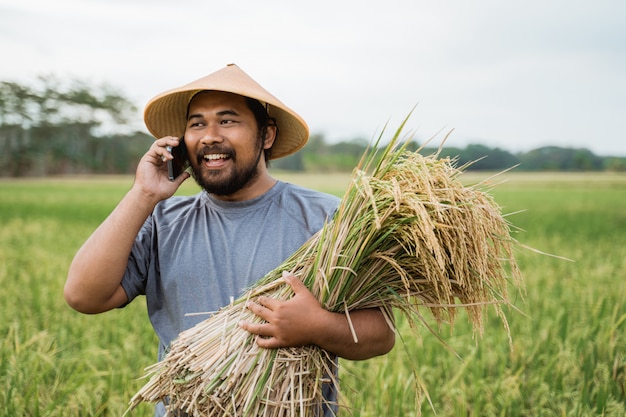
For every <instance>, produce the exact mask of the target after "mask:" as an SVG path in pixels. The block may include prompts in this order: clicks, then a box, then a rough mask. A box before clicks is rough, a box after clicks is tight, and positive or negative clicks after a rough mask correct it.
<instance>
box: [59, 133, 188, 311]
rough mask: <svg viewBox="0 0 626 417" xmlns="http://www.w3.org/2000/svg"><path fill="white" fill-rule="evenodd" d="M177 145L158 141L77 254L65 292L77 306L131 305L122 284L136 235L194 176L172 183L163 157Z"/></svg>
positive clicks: (172, 141)
mask: <svg viewBox="0 0 626 417" xmlns="http://www.w3.org/2000/svg"><path fill="white" fill-rule="evenodd" d="M177 144H178V140H177V139H176V138H174V137H167V138H163V139H159V140H157V141H155V143H154V144H153V145H152V146H151V147H150V149H149V150H148V152H147V153H146V154H145V155H144V156H143V158H142V159H141V161H140V162H139V165H138V167H137V174H136V176H135V182H134V184H133V186H132V188H131V189H130V191H129V192H128V193H127V194H126V195H125V196H124V198H123V199H122V200H121V201H120V203H119V204H118V205H117V207H115V209H114V210H113V212H112V213H111V214H110V215H109V216H108V217H107V218H106V219H105V220H104V222H103V223H102V224H101V225H100V226H99V227H98V228H97V229H96V230H95V231H94V233H93V234H92V235H91V236H90V237H89V238H88V239H87V241H86V242H85V243H84V244H83V246H82V247H81V248H80V249H79V250H78V252H77V253H76V255H75V256H74V260H73V261H72V263H71V265H70V268H69V272H68V276H67V281H66V283H65V288H64V296H65V299H66V301H67V303H68V304H69V305H70V306H71V307H72V308H74V309H76V310H78V311H80V312H82V313H89V314H91V313H101V312H104V311H108V310H111V309H113V308H116V307H119V306H120V305H122V304H124V303H125V302H126V301H128V297H127V296H126V293H125V291H124V290H123V288H122V286H121V281H122V277H123V276H124V272H125V270H126V265H127V263H128V257H129V255H130V251H131V248H132V245H133V242H134V240H135V237H136V236H137V233H138V232H139V230H140V229H141V226H142V225H143V223H144V222H145V220H146V219H147V218H148V216H149V215H150V213H151V212H152V210H153V209H154V206H155V205H156V204H157V203H158V202H159V201H161V200H163V199H165V198H168V197H170V196H171V195H172V194H174V192H176V189H178V187H179V186H180V184H182V182H183V181H184V180H185V179H187V178H188V174H183V175H181V176H180V177H179V178H177V180H176V181H174V182H170V181H169V180H168V179H167V168H166V166H165V163H164V161H163V160H162V158H161V157H162V156H165V158H166V159H168V158H171V155H169V153H168V152H167V151H166V150H165V148H164V147H165V146H166V145H173V146H175V145H177Z"/></svg>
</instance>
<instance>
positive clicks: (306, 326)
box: [240, 274, 395, 360]
mask: <svg viewBox="0 0 626 417" xmlns="http://www.w3.org/2000/svg"><path fill="white" fill-rule="evenodd" d="M284 277H285V281H286V282H287V283H288V284H289V285H291V287H292V288H293V290H294V293H295V295H294V296H293V297H292V298H291V299H289V300H287V301H279V300H276V299H273V298H270V297H259V298H258V299H257V300H256V301H255V302H249V304H248V308H250V310H251V311H252V312H253V313H255V314H256V315H257V316H259V317H261V318H262V319H264V320H265V321H266V322H267V323H264V324H254V323H249V322H243V323H241V324H240V325H241V327H242V328H244V329H245V330H248V331H250V332H251V333H254V334H256V335H259V336H262V337H259V338H258V339H257V343H258V344H259V346H261V347H265V348H278V347H287V346H304V345H310V344H314V345H317V346H320V347H321V348H323V349H325V350H327V351H329V352H332V353H334V354H336V355H337V356H340V357H342V358H345V359H351V360H362V359H368V358H371V357H374V356H378V355H383V354H385V353H387V352H389V351H390V350H391V349H392V348H393V346H394V344H395V333H394V331H393V330H392V329H391V328H390V327H389V325H388V324H387V321H386V320H385V317H384V315H383V313H382V311H380V310H379V309H366V310H356V311H352V312H350V321H351V322H352V325H353V327H354V333H355V334H356V336H357V338H358V340H357V341H356V342H355V340H354V337H353V333H352V330H351V328H350V324H349V322H348V318H347V317H346V315H345V314H343V313H332V312H330V311H327V310H324V309H323V308H322V307H321V305H320V304H319V302H318V301H317V299H315V297H314V296H313V294H311V292H310V291H309V290H308V289H307V288H306V286H304V284H303V283H302V282H301V281H300V280H299V279H297V278H296V277H295V276H293V275H291V274H286V275H285V276H284Z"/></svg>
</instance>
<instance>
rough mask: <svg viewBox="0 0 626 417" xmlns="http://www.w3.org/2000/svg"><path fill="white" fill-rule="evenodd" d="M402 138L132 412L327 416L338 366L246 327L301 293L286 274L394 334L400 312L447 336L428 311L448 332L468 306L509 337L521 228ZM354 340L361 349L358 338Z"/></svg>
mask: <svg viewBox="0 0 626 417" xmlns="http://www.w3.org/2000/svg"><path fill="white" fill-rule="evenodd" d="M401 131H402V126H401V127H400V129H398V131H397V132H396V134H395V135H394V137H393V138H392V140H391V141H390V143H389V145H387V146H386V147H384V148H381V149H382V153H381V152H380V149H379V148H378V143H376V144H375V146H374V147H373V148H372V149H370V150H368V152H366V154H365V155H364V157H363V159H362V163H361V164H360V166H359V167H358V168H357V169H356V170H355V171H354V175H353V178H352V181H351V184H350V185H349V187H348V189H347V191H346V193H345V195H344V197H343V199H342V201H341V203H340V205H339V208H338V210H337V212H336V214H335V216H334V217H333V219H332V220H330V221H329V222H327V223H326V225H325V226H324V227H323V229H322V230H320V231H319V232H318V233H317V234H316V235H314V236H313V237H312V238H311V239H310V240H309V241H308V242H307V243H305V244H304V245H302V247H300V248H299V249H298V250H297V251H296V252H295V253H294V254H293V255H292V256H290V257H289V258H288V259H287V260H285V261H284V262H283V263H282V264H281V265H280V266H278V267H277V268H276V269H275V270H273V271H271V272H270V273H268V274H267V275H266V276H265V277H263V278H262V279H260V280H259V281H258V282H257V283H256V284H255V285H254V286H253V287H251V288H249V289H248V290H247V291H246V292H245V293H244V295H243V296H241V297H240V298H239V299H237V300H235V301H234V302H233V303H232V304H230V305H229V306H226V307H224V308H223V309H221V310H220V311H218V312H217V313H215V314H214V315H213V316H211V317H210V318H208V319H206V320H205V321H203V322H201V323H199V324H198V325H196V326H195V327H193V328H191V329H188V330H186V331H184V332H182V333H181V334H180V335H179V336H178V338H177V339H176V340H174V341H173V342H172V344H171V346H170V350H169V352H168V354H167V355H166V357H165V358H164V359H163V360H162V361H161V362H159V363H157V364H154V365H152V366H151V367H149V368H147V377H150V379H149V381H148V383H146V384H145V385H144V387H142V388H141V389H140V391H139V392H138V393H137V394H136V395H135V396H134V397H133V398H132V399H131V401H130V408H129V410H131V409H132V408H134V407H135V406H136V405H137V404H139V403H140V402H158V401H165V402H166V404H167V407H168V410H170V412H171V413H172V414H173V415H176V413H177V412H179V411H182V412H185V413H188V414H189V415H192V416H238V417H241V416H271V417H279V416H295V415H298V416H319V415H321V410H322V406H323V405H324V402H325V399H324V398H323V395H322V388H323V387H324V385H325V384H334V385H338V381H337V380H336V359H335V358H334V357H333V356H332V355H331V354H329V353H328V352H325V351H324V350H322V349H320V348H319V347H317V346H306V347H299V348H280V349H273V350H267V349H262V348H259V347H258V346H257V345H256V343H255V340H254V337H253V336H252V335H250V334H249V333H247V332H245V331H244V330H242V329H241V328H239V327H238V326H237V323H238V322H239V321H241V320H246V321H253V322H258V321H259V320H260V319H259V318H258V317H256V316H255V315H254V314H253V313H251V312H250V311H249V310H248V309H247V308H246V307H245V305H246V301H248V300H250V299H253V298H255V297H257V296H260V295H267V296H270V297H274V298H276V299H279V300H287V299H289V298H290V297H291V296H292V295H293V293H292V290H291V288H290V287H289V286H288V285H286V284H285V283H284V281H283V279H282V272H283V271H291V272H292V273H293V274H295V275H296V276H298V277H299V278H300V279H301V280H302V281H303V282H304V284H305V285H306V286H307V287H308V288H309V289H310V291H311V292H312V293H313V295H315V296H316V297H317V299H318V300H319V302H320V303H321V305H322V306H323V307H324V308H326V309H327V310H329V311H333V312H343V313H345V314H346V315H347V317H348V320H349V311H351V310H356V309H364V308H380V309H381V310H382V311H383V312H384V313H385V316H386V318H387V321H388V323H389V324H390V326H393V320H392V310H397V311H399V312H401V313H403V314H404V315H406V316H407V317H408V319H409V321H410V322H411V325H412V328H414V329H417V328H418V326H419V324H420V323H421V324H423V325H425V326H426V328H427V329H428V330H429V331H430V332H432V333H433V334H435V335H437V334H436V331H435V330H434V329H432V328H431V327H430V326H428V325H427V324H426V322H425V318H424V311H429V312H430V313H431V315H432V317H434V319H435V320H436V322H437V323H440V324H441V323H444V322H447V323H454V320H455V318H456V314H457V310H458V309H461V308H462V309H465V310H466V311H467V316H468V319H469V321H470V322H471V324H472V326H473V329H474V331H475V332H476V333H477V334H478V335H482V332H483V318H484V315H485V310H486V308H487V307H489V306H491V307H493V308H495V310H496V312H497V314H498V315H499V316H500V317H501V319H502V321H503V323H504V327H505V328H506V329H507V331H508V324H507V321H506V317H505V315H504V312H503V310H502V306H503V305H507V304H508V295H507V288H508V286H509V285H510V284H511V283H512V284H513V285H514V286H516V287H519V286H520V285H521V274H520V271H519V269H518V267H517V264H516V262H515V258H514V256H513V248H514V247H515V245H516V244H517V242H516V241H515V240H514V239H513V238H512V237H511V225H510V224H509V223H508V222H507V221H506V220H505V217H504V216H503V215H502V213H501V210H500V207H499V206H498V205H497V204H496V203H495V201H494V200H493V198H492V197H491V196H490V195H489V194H488V193H487V192H485V191H484V190H482V189H481V185H480V184H478V185H475V186H463V185H462V184H461V182H460V181H459V176H460V175H461V173H462V169H459V168H456V167H455V163H454V161H453V160H451V159H449V158H439V157H438V155H437V154H435V155H430V156H423V155H421V154H420V153H418V152H409V151H407V150H406V148H405V147H406V143H408V142H405V143H404V144H401V143H400V142H401V141H400V139H399V138H400V133H401ZM381 137H382V135H381ZM379 141H380V138H379ZM416 336H417V331H416ZM353 337H354V339H355V343H357V341H358V334H354V330H353Z"/></svg>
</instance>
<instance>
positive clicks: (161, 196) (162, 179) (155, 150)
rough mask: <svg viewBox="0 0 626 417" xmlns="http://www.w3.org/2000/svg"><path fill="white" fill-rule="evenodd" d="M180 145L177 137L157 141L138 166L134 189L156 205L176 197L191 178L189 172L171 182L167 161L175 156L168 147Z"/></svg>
mask: <svg viewBox="0 0 626 417" xmlns="http://www.w3.org/2000/svg"><path fill="white" fill-rule="evenodd" d="M179 143H180V141H179V139H178V138H177V137H175V136H165V137H163V138H161V139H157V140H156V141H154V143H153V144H152V146H150V149H148V152H146V153H145V155H144V156H143V157H142V158H141V160H140V161H139V164H138V165H137V172H136V175H135V183H134V184H133V188H136V189H137V190H138V191H141V193H142V194H144V195H145V196H147V197H148V198H150V199H152V200H153V202H154V204H156V203H158V202H159V201H161V200H165V199H167V198H169V197H171V196H172V195H174V193H175V192H176V190H178V187H180V185H181V184H182V183H183V182H184V181H185V180H186V179H187V178H189V173H187V172H183V173H182V174H181V175H179V176H178V177H177V178H175V179H174V181H170V180H169V178H168V174H167V161H169V160H171V159H172V158H173V156H172V154H171V153H170V152H169V151H168V150H167V149H166V147H167V146H171V147H175V146H178V145H179Z"/></svg>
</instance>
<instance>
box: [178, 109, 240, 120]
mask: <svg viewBox="0 0 626 417" xmlns="http://www.w3.org/2000/svg"><path fill="white" fill-rule="evenodd" d="M215 114H216V115H217V116H239V113H237V112H236V111H235V110H230V109H228V110H221V111H218V112H217V113H215ZM202 117H204V115H202V114H200V113H198V114H190V115H189V116H188V117H187V120H191V119H196V118H202Z"/></svg>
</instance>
